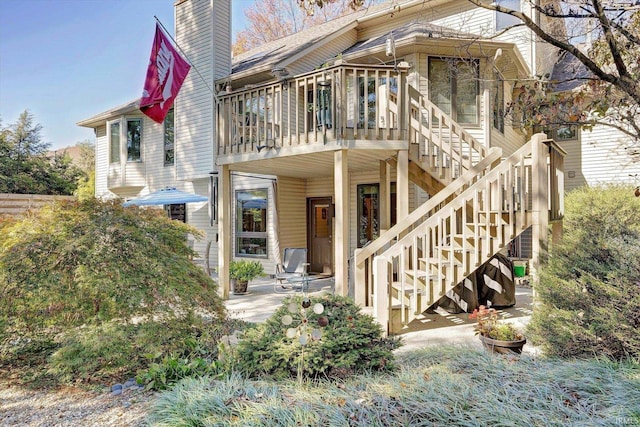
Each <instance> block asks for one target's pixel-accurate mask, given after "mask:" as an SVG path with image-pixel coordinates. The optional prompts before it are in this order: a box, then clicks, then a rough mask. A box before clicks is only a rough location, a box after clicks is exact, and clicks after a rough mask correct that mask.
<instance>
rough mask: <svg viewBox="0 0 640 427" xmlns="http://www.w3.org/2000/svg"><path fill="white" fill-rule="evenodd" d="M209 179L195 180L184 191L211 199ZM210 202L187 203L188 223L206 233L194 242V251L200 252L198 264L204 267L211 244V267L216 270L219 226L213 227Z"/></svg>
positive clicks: (186, 184)
mask: <svg viewBox="0 0 640 427" xmlns="http://www.w3.org/2000/svg"><path fill="white" fill-rule="evenodd" d="M209 188H210V187H209V178H205V179H198V180H194V181H193V182H189V183H185V184H184V185H183V186H182V190H184V191H188V192H190V193H196V194H199V195H201V196H206V197H209V194H210V190H209ZM209 203H210V201H209V202H198V203H187V223H188V224H189V225H191V226H193V227H195V228H197V229H198V230H200V231H202V232H203V233H204V236H203V237H202V238H201V239H199V240H196V239H193V238H192V237H190V239H192V240H193V249H194V250H195V251H196V252H198V255H199V258H197V259H196V261H197V263H198V264H201V265H202V266H204V264H205V257H206V249H207V243H208V242H211V249H210V252H209V266H210V268H212V269H213V268H215V267H216V266H217V265H218V245H217V243H216V240H217V239H216V235H217V233H218V226H217V224H214V225H211V224H210V220H209Z"/></svg>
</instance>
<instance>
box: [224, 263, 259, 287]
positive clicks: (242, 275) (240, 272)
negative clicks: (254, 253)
mask: <svg viewBox="0 0 640 427" xmlns="http://www.w3.org/2000/svg"><path fill="white" fill-rule="evenodd" d="M262 274H264V268H263V267H262V264H261V263H260V261H249V260H246V259H243V260H239V261H231V263H230V264H229V277H230V278H231V279H236V280H238V281H240V282H249V281H251V280H253V279H255V278H256V277H258V276H260V275H262Z"/></svg>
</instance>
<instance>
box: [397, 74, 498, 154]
mask: <svg viewBox="0 0 640 427" xmlns="http://www.w3.org/2000/svg"><path fill="white" fill-rule="evenodd" d="M409 99H410V100H412V101H416V102H417V103H418V107H422V108H424V109H425V110H427V111H432V110H433V111H436V112H438V120H439V121H442V119H441V118H443V119H444V121H445V122H448V123H449V128H451V129H452V130H454V129H455V130H456V134H457V135H458V137H459V138H460V139H461V140H463V141H465V142H466V143H467V144H469V145H470V146H471V148H472V149H473V150H475V151H476V152H477V153H478V155H479V156H480V158H483V157H484V156H486V155H487V152H488V148H487V147H486V146H485V145H484V144H482V143H481V142H480V141H478V140H477V139H476V138H475V137H474V136H473V135H471V134H470V133H469V132H467V131H466V130H465V128H464V126H462V125H460V124H459V123H458V122H456V121H455V120H453V118H452V117H451V116H450V115H449V114H447V113H445V112H444V111H442V109H440V107H438V106H437V105H436V104H434V103H433V102H432V101H430V100H429V99H428V98H427V97H426V96H424V95H422V94H421V93H420V91H418V90H417V89H416V88H414V87H412V86H409ZM415 108H416V106H412V109H415ZM429 119H431V117H429ZM423 126H424V125H423V124H422V123H420V127H423ZM432 126H433V124H430V125H429V127H428V128H427V129H431V127H432ZM416 131H418V132H420V133H421V134H423V135H424V132H423V129H416Z"/></svg>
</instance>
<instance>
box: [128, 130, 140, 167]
mask: <svg viewBox="0 0 640 427" xmlns="http://www.w3.org/2000/svg"><path fill="white" fill-rule="evenodd" d="M141 146H142V119H127V161H128V162H139V161H141V160H142V158H141V156H140V151H141Z"/></svg>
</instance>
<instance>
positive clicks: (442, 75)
mask: <svg viewBox="0 0 640 427" xmlns="http://www.w3.org/2000/svg"><path fill="white" fill-rule="evenodd" d="M479 77H480V75H479V63H478V60H477V59H470V60H464V59H459V58H433V57H431V58H429V99H430V100H431V102H433V103H434V104H436V105H437V106H438V108H440V109H441V110H442V111H444V112H445V113H446V114H448V115H450V116H451V117H452V118H453V120H455V121H457V122H458V123H460V124H467V125H477V124H478V123H479V117H478V116H479V114H478V112H479V107H478V102H479V96H478V95H479V90H480V86H479V84H478V81H479Z"/></svg>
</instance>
